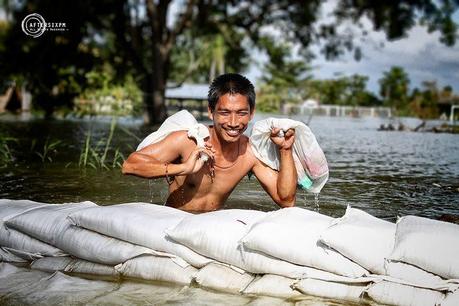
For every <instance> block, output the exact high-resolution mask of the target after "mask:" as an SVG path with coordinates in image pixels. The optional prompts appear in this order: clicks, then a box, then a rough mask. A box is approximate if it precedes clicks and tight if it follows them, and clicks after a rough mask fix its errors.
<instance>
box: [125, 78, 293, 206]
mask: <svg viewBox="0 0 459 306" xmlns="http://www.w3.org/2000/svg"><path fill="white" fill-rule="evenodd" d="M208 103H209V105H208V114H209V118H210V119H211V120H212V121H213V125H212V126H209V127H208V128H209V134H210V137H209V138H208V139H206V145H205V147H204V148H202V147H197V145H196V142H195V141H194V140H193V139H190V138H188V136H187V132H186V131H178V132H172V133H171V134H169V135H168V136H167V137H166V138H164V139H163V140H161V141H159V142H157V143H153V144H151V145H149V146H146V147H145V148H143V149H142V150H140V151H137V152H134V153H132V154H131V155H130V156H129V158H128V159H127V160H126V161H125V162H124V164H123V169H122V171H123V173H124V174H133V175H137V176H141V177H145V178H158V177H165V178H166V180H167V181H168V182H169V196H168V198H167V201H166V205H168V206H172V207H176V208H179V209H182V210H186V211H194V212H202V211H212V210H216V209H219V208H220V207H221V206H222V205H223V203H224V202H225V201H226V199H227V198H228V196H229V195H230V194H231V192H232V191H233V189H234V187H236V185H237V183H238V182H239V181H240V180H241V179H242V178H243V177H244V176H245V175H246V174H247V173H248V172H249V171H252V172H253V174H254V175H255V176H256V177H257V179H258V180H259V181H260V183H261V185H262V186H263V188H264V189H265V190H266V191H267V192H268V194H269V195H270V196H271V198H272V199H273V200H274V201H275V202H276V203H277V204H278V205H279V206H281V207H289V206H293V205H294V203H295V194H296V186H297V174H296V170H295V165H294V161H293V155H292V145H293V142H294V139H295V136H294V130H288V131H286V132H285V134H284V136H283V137H281V136H279V135H278V133H279V131H280V130H279V129H277V128H275V129H273V130H272V132H271V140H272V141H273V142H274V143H275V144H276V145H277V147H278V149H279V153H280V169H279V171H275V170H272V169H271V168H269V167H268V166H266V165H264V164H263V163H262V162H260V161H259V160H258V159H257V158H256V157H255V155H254V154H253V152H252V149H251V147H250V144H249V139H248V138H247V136H245V135H243V133H244V131H245V130H246V129H247V126H248V123H249V121H250V120H251V119H252V118H253V115H254V111H255V91H254V87H253V85H252V84H251V83H250V81H249V80H247V79H246V78H245V77H243V76H241V75H239V74H224V75H221V76H219V77H217V78H216V79H215V80H214V81H213V82H212V84H211V86H210V89H209V94H208ZM203 154H206V155H208V156H209V157H210V158H209V159H208V161H204V159H202V158H200V156H201V155H203Z"/></svg>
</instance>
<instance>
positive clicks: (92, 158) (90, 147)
mask: <svg viewBox="0 0 459 306" xmlns="http://www.w3.org/2000/svg"><path fill="white" fill-rule="evenodd" d="M115 128H116V120H115V119H113V120H112V123H111V124H110V131H109V134H108V138H107V139H106V140H105V139H100V140H99V141H97V142H96V143H95V144H94V143H93V141H94V140H93V139H92V134H91V130H89V131H88V132H87V134H86V140H85V143H84V146H83V148H82V150H81V153H80V160H79V162H78V165H79V167H80V168H85V167H91V168H94V169H106V170H108V169H110V168H117V167H121V165H122V164H123V161H124V156H123V154H122V153H121V152H120V149H119V148H116V149H112V148H111V146H110V145H111V142H112V139H113V133H114V131H115Z"/></svg>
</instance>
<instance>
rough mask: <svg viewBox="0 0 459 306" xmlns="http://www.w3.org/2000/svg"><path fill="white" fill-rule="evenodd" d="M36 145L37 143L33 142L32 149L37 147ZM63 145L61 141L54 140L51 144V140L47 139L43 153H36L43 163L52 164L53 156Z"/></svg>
mask: <svg viewBox="0 0 459 306" xmlns="http://www.w3.org/2000/svg"><path fill="white" fill-rule="evenodd" d="M34 140H35V139H34ZM35 144H36V142H34V141H32V148H33V147H35ZM61 144H62V141H61V140H53V141H52V142H50V140H49V138H46V141H45V143H44V145H43V150H42V151H41V152H38V151H37V152H35V154H37V155H38V156H39V157H40V159H41V162H42V163H44V162H46V161H49V162H52V161H53V159H52V157H51V154H56V153H57V147H59V146H60V145H61Z"/></svg>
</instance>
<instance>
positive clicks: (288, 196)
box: [252, 129, 298, 207]
mask: <svg viewBox="0 0 459 306" xmlns="http://www.w3.org/2000/svg"><path fill="white" fill-rule="evenodd" d="M278 132H279V129H273V131H272V133H271V140H272V141H273V142H274V143H275V144H276V145H277V147H278V149H279V155H280V168H279V171H275V170H273V169H271V168H269V167H268V166H267V165H265V164H263V163H262V162H261V161H259V160H258V159H257V160H256V162H255V165H254V167H253V169H252V170H253V173H254V174H255V176H256V177H257V179H258V180H259V181H260V184H261V186H262V187H263V189H265V190H266V192H267V193H268V194H269V195H270V196H271V198H272V199H273V200H274V202H276V203H277V204H278V205H279V206H280V207H291V206H294V205H295V196H296V186H297V179H298V178H297V174H296V169H295V163H294V161H293V152H292V150H293V148H292V146H293V142H294V141H295V132H294V130H291V129H290V130H288V131H287V133H286V134H285V137H279V136H277V134H278Z"/></svg>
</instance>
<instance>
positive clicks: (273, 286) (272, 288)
mask: <svg viewBox="0 0 459 306" xmlns="http://www.w3.org/2000/svg"><path fill="white" fill-rule="evenodd" d="M294 282H295V279H292V278H287V277H284V276H279V275H274V274H265V275H263V276H261V277H259V278H257V279H256V280H254V281H253V282H252V283H250V285H249V286H248V287H247V288H245V289H244V290H243V291H242V293H243V294H255V295H267V296H273V297H281V298H286V299H290V298H297V297H301V296H303V294H302V293H301V292H299V291H297V290H293V289H292V287H291V285H292V284H293V283H294Z"/></svg>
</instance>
